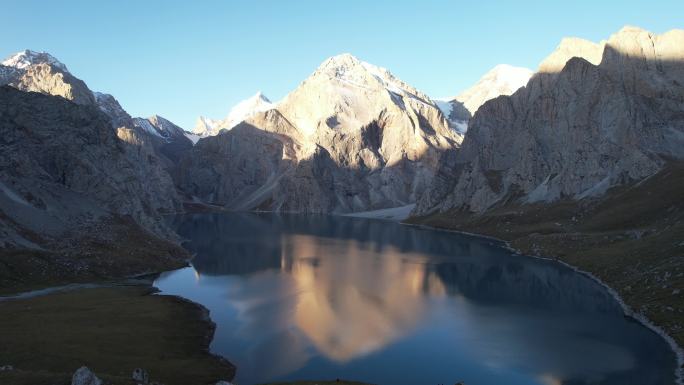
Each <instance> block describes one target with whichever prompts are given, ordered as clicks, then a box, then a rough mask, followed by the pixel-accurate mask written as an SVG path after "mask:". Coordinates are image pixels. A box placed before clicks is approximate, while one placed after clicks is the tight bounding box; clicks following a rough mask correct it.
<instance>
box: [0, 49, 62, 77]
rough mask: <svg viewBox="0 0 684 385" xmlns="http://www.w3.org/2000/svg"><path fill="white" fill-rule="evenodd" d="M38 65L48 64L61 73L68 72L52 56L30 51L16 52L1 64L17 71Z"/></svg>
mask: <svg viewBox="0 0 684 385" xmlns="http://www.w3.org/2000/svg"><path fill="white" fill-rule="evenodd" d="M40 63H47V64H50V65H51V66H53V67H56V68H58V69H59V70H61V71H64V72H69V70H68V69H67V67H66V65H64V63H62V62H60V61H59V60H57V59H56V58H55V57H54V56H52V55H50V54H49V53H47V52H36V51H31V50H29V49H27V50H24V51H21V52H17V53H15V54H14V55H11V56H10V57H8V58H7V59H5V60H4V61H3V62H2V65H4V66H7V67H13V68H17V69H26V68H27V67H29V66H31V65H34V64H40Z"/></svg>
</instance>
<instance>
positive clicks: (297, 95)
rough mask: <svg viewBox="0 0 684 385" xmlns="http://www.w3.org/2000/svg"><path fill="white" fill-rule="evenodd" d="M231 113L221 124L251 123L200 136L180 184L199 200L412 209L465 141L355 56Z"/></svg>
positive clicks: (246, 205)
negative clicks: (442, 162)
mask: <svg viewBox="0 0 684 385" xmlns="http://www.w3.org/2000/svg"><path fill="white" fill-rule="evenodd" d="M233 111H235V113H233ZM233 111H231V114H229V118H227V119H226V120H224V121H223V122H222V123H220V124H218V125H216V126H215V127H233V124H235V123H237V122H238V119H244V122H242V123H240V124H237V125H235V126H234V127H233V128H232V129H230V130H224V131H222V132H220V133H219V134H218V135H215V136H209V137H207V138H205V139H203V140H201V141H199V142H198V143H197V144H196V146H195V147H194V148H193V149H192V151H191V153H190V156H189V157H188V158H186V159H185V160H184V161H183V162H182V163H181V167H180V168H181V170H180V172H179V180H180V188H181V189H182V190H183V191H184V192H185V193H186V194H187V195H189V196H192V197H194V199H198V200H201V201H206V202H211V203H214V204H218V205H222V206H227V207H229V208H234V209H254V208H260V209H268V210H276V211H278V210H280V211H299V212H354V211H365V210H371V209H379V208H387V207H396V206H405V205H408V204H411V203H414V202H415V201H416V200H417V198H418V196H419V195H420V194H421V193H422V192H423V190H424V189H425V188H426V187H427V186H428V185H429V183H430V182H431V180H432V176H433V175H434V173H435V166H436V165H437V162H438V159H439V157H440V156H441V153H442V152H444V151H447V150H450V149H453V148H454V147H456V146H458V145H459V143H460V141H461V137H460V135H458V134H457V133H456V132H454V131H453V130H451V129H450V128H449V126H448V125H447V122H446V120H445V119H444V116H443V115H442V114H441V112H440V111H439V109H438V108H437V106H436V105H435V104H434V102H433V101H432V100H430V98H429V97H427V96H426V95H425V94H424V93H422V92H420V91H418V90H416V89H415V88H413V87H412V86H410V85H408V84H406V83H404V82H403V81H401V80H399V79H398V78H396V77H395V76H394V75H392V74H391V73H390V72H389V71H388V70H386V69H384V68H381V67H377V66H374V65H372V64H369V63H365V62H363V61H361V60H359V59H357V58H356V57H354V56H352V55H350V54H342V55H337V56H334V57H331V58H329V59H327V60H325V61H323V63H322V64H321V65H320V66H319V67H318V68H317V69H316V70H315V71H314V72H313V73H312V74H311V75H310V76H309V77H308V78H307V79H305V80H304V81H303V82H302V83H300V84H299V86H298V87H297V88H296V89H295V90H293V91H292V92H290V93H289V94H288V95H286V96H285V98H283V99H282V100H281V101H280V102H278V103H277V104H270V103H268V101H267V99H265V98H263V97H262V96H261V95H260V94H257V95H255V96H254V97H252V98H251V99H248V100H247V101H245V102H242V103H240V104H239V105H238V106H236V107H235V108H234V109H233ZM245 111H247V112H248V113H245ZM209 123H210V124H212V122H209ZM203 124H204V123H203ZM213 131H214V132H218V130H216V129H215V128H214V130H213ZM203 132H206V131H203Z"/></svg>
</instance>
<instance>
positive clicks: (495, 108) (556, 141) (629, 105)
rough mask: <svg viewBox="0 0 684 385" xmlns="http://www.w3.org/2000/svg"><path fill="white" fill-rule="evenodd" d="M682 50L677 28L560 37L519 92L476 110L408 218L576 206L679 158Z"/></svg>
mask: <svg viewBox="0 0 684 385" xmlns="http://www.w3.org/2000/svg"><path fill="white" fill-rule="evenodd" d="M683 47H684V31H682V30H673V31H670V32H668V33H665V34H663V35H655V34H652V33H650V32H647V31H644V30H641V29H638V28H633V27H626V28H624V29H622V30H621V31H619V32H618V33H616V34H615V35H613V36H611V37H610V39H609V40H607V41H605V42H601V43H599V44H594V43H591V42H587V41H584V40H581V39H565V40H563V41H562V42H561V44H560V46H559V47H558V48H557V50H556V52H554V53H553V54H552V55H551V56H549V58H547V59H546V60H545V61H544V62H543V63H542V64H541V65H540V68H539V72H538V73H537V74H535V75H534V77H533V78H532V79H531V80H530V82H529V83H528V84H527V87H525V88H522V89H520V90H518V91H517V92H515V93H514V94H513V95H512V96H510V97H506V96H502V97H498V98H496V99H493V100H491V101H489V102H487V103H485V104H484V105H483V106H482V107H480V109H479V110H478V112H477V113H476V114H475V116H474V118H473V119H472V120H471V122H470V127H469V130H468V132H467V134H466V136H465V139H464V142H463V145H462V147H461V149H460V151H459V152H458V153H449V154H448V155H447V156H445V157H443V159H442V161H441V162H440V171H439V173H438V176H437V177H436V178H435V179H436V181H435V184H434V185H433V187H432V188H431V189H430V190H429V191H428V192H427V193H426V194H425V195H424V196H423V197H422V199H421V200H420V202H419V204H418V206H417V208H416V210H415V212H414V214H419V215H424V214H427V213H431V212H436V211H441V212H443V211H447V210H450V209H462V210H466V211H471V212H482V211H485V210H487V209H489V208H491V207H492V206H494V205H497V204H503V203H506V202H507V201H510V200H515V201H517V202H522V203H532V202H551V201H556V200H559V199H575V200H581V199H584V198H587V197H591V196H598V195H601V194H603V193H604V192H605V191H606V190H607V189H609V188H610V187H612V186H615V185H620V184H625V183H629V182H634V181H637V180H640V179H643V178H645V177H648V176H649V175H652V174H654V173H655V172H657V171H658V170H659V169H660V168H661V167H662V166H663V165H664V164H665V162H666V160H667V159H672V158H679V159H681V158H683V157H684V48H683ZM561 63H562V64H561Z"/></svg>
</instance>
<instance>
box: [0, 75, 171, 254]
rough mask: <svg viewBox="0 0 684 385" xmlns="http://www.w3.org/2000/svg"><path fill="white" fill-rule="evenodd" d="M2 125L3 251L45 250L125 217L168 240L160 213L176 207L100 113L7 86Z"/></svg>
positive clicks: (1, 91)
mask: <svg viewBox="0 0 684 385" xmlns="http://www.w3.org/2000/svg"><path fill="white" fill-rule="evenodd" d="M0 123H1V124H0V148H2V151H0V219H1V220H0V227H1V228H2V231H1V233H2V234H1V236H0V239H1V242H2V246H3V248H28V249H35V250H44V249H46V248H50V247H51V246H50V245H51V244H54V243H55V242H57V243H59V242H60V240H61V239H62V238H63V237H66V236H67V235H69V236H70V237H73V238H80V237H84V236H87V234H88V233H89V232H90V231H91V230H92V231H96V228H97V227H98V226H102V225H101V224H102V223H106V222H108V221H110V220H113V219H115V218H119V217H121V218H124V217H130V218H133V219H134V220H135V221H136V222H137V223H138V224H140V225H142V226H144V227H146V228H147V229H149V230H151V231H154V232H156V233H157V234H161V235H169V233H168V231H167V230H166V228H165V227H164V226H162V225H161V221H160V216H159V213H160V212H163V211H165V210H168V209H169V208H171V207H173V202H167V201H164V200H160V199H159V197H157V196H153V194H154V193H155V191H156V190H155V188H157V187H155V186H149V184H151V183H150V181H149V180H146V179H144V177H147V176H149V174H144V175H141V172H140V165H138V164H135V163H134V162H133V161H132V160H131V158H130V156H129V146H130V145H129V144H127V143H125V142H123V141H122V140H120V139H119V138H118V137H117V134H116V132H115V131H114V130H113V129H112V128H111V126H110V121H109V119H108V118H107V116H106V115H104V114H102V113H100V111H99V110H98V109H97V108H96V107H95V106H83V105H78V104H74V103H71V102H69V101H66V100H62V99H59V98H56V97H54V96H46V95H40V94H36V93H26V92H22V91H18V90H15V89H13V88H11V87H7V86H4V87H0ZM143 176H144V177H143ZM152 182H158V181H152ZM77 230H78V231H82V233H75V232H76V231H77ZM105 231H106V230H105Z"/></svg>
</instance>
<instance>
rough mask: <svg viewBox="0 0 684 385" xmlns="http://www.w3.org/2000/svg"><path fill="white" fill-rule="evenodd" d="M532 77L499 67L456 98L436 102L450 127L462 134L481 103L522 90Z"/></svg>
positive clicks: (523, 70) (519, 70)
mask: <svg viewBox="0 0 684 385" xmlns="http://www.w3.org/2000/svg"><path fill="white" fill-rule="evenodd" d="M533 74H534V72H532V70H530V69H527V68H523V67H514V66H512V65H508V64H499V65H497V66H496V67H494V68H492V69H491V70H489V71H488V72H487V73H486V74H484V76H482V77H481V78H480V80H478V82H477V83H475V85H473V86H472V87H470V88H468V89H467V90H465V91H463V92H461V93H460V94H458V96H456V97H453V98H447V99H442V100H439V101H438V105H439V107H440V109H441V110H442V112H443V113H444V116H446V117H447V119H448V120H449V123H450V124H451V126H452V127H454V128H455V129H456V130H457V131H459V132H461V133H464V132H465V131H466V130H467V128H468V121H469V120H470V118H471V117H472V116H473V115H475V112H476V111H477V110H478V109H479V108H480V107H481V106H482V105H483V104H484V103H485V102H487V101H488V100H491V99H494V98H496V97H499V96H501V95H511V94H513V93H514V92H515V91H517V90H518V89H520V88H521V87H524V86H525V85H526V84H527V82H528V81H529V80H530V78H531V77H532V75H533Z"/></svg>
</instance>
